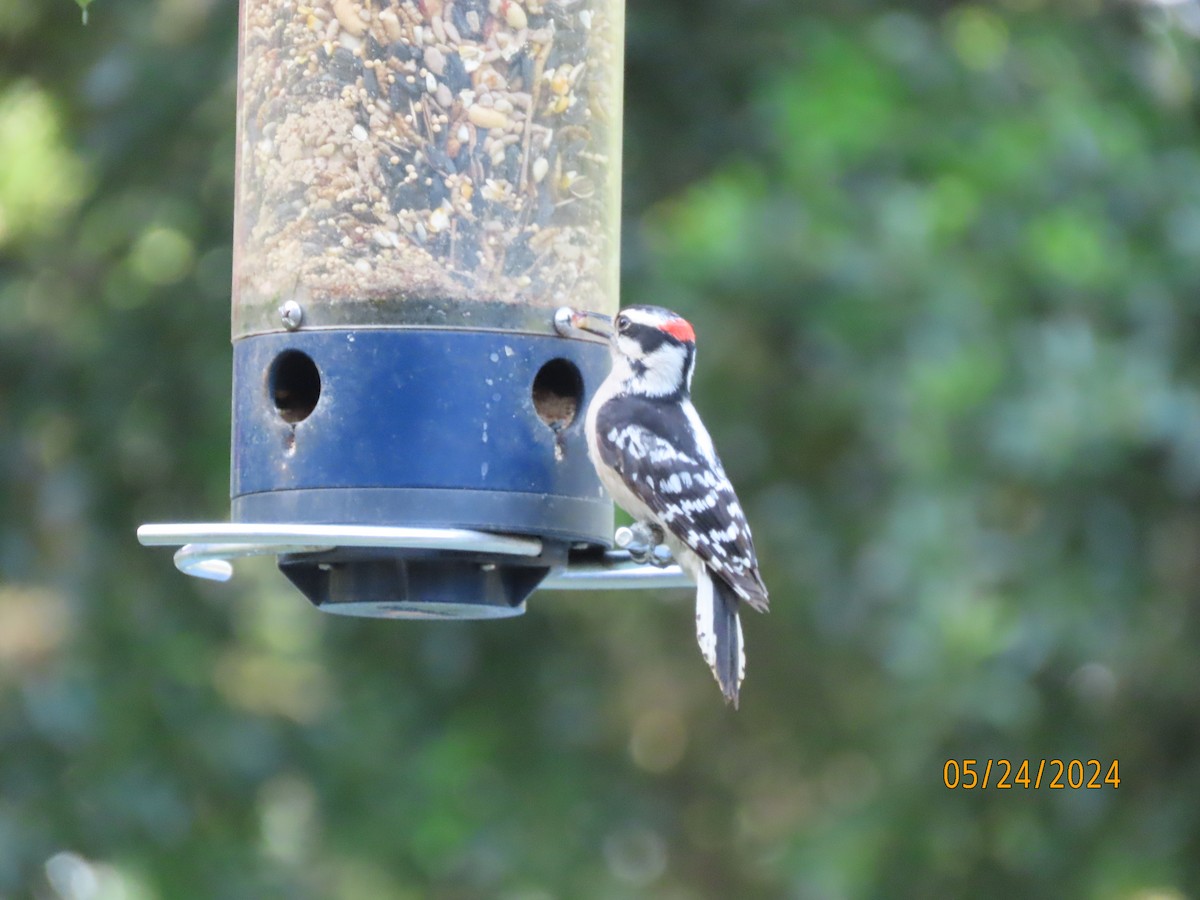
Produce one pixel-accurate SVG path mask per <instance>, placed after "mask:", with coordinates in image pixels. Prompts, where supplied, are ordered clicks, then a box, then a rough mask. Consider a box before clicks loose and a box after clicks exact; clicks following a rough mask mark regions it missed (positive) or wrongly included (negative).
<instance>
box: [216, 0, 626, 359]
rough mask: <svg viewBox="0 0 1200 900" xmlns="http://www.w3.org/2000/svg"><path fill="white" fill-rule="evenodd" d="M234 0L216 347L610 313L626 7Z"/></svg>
mask: <svg viewBox="0 0 1200 900" xmlns="http://www.w3.org/2000/svg"><path fill="white" fill-rule="evenodd" d="M241 5H242V10H241V47H240V52H241V57H240V66H239V79H240V83H239V97H238V173H237V214H236V225H235V228H236V237H235V246H236V249H235V263H234V286H233V331H234V337H235V338H238V337H241V336H244V335H246V334H251V333H258V332H263V331H271V330H278V329H279V328H280V327H282V326H281V323H280V314H279V308H280V306H281V305H283V304H284V303H286V302H287V301H289V300H293V301H295V302H296V303H297V304H299V306H300V307H301V309H302V310H303V316H304V320H303V321H304V324H305V325H338V324H343V325H368V324H444V325H448V326H480V327H487V326H489V325H500V326H502V327H503V326H504V325H505V324H506V323H509V324H514V323H517V322H520V321H523V320H526V319H529V312H528V311H529V310H536V311H538V314H539V315H538V317H537V318H538V321H540V320H541V319H545V322H546V328H547V330H549V321H550V317H549V316H548V315H545V314H544V313H545V311H547V310H553V309H554V308H556V307H558V306H561V305H564V304H569V305H571V306H575V307H579V308H584V309H593V310H598V311H602V312H609V313H611V312H614V311H615V309H616V307H617V281H618V265H619V259H618V251H619V227H620V176H621V166H620V148H621V90H622V58H623V53H622V47H623V39H624V7H623V0H521V2H518V0H315V2H310V3H297V2H295V0H242V3H241ZM520 310H524V311H525V312H524V313H523V314H518V311H520Z"/></svg>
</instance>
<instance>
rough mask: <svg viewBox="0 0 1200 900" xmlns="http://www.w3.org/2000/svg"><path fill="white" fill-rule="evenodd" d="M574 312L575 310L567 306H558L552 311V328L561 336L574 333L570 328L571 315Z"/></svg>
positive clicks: (568, 335)
mask: <svg viewBox="0 0 1200 900" xmlns="http://www.w3.org/2000/svg"><path fill="white" fill-rule="evenodd" d="M574 314H575V310H573V309H571V307H569V306H560V307H559V308H558V309H556V310H555V311H554V330H555V331H557V332H558V333H559V334H561V335H562V336H563V337H570V336H571V335H572V334H573V333H574V329H572V328H571V317H572V316H573V315H574Z"/></svg>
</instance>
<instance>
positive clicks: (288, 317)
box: [279, 300, 304, 331]
mask: <svg viewBox="0 0 1200 900" xmlns="http://www.w3.org/2000/svg"><path fill="white" fill-rule="evenodd" d="M279 318H280V319H281V320H282V321H283V327H284V328H286V329H287V330H288V331H295V330H296V329H297V328H299V327H300V323H301V322H303V321H304V310H303V309H301V308H300V304H299V303H297V302H296V301H295V300H288V301H286V302H285V303H284V304H283V306H281V307H279Z"/></svg>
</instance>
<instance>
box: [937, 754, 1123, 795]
mask: <svg viewBox="0 0 1200 900" xmlns="http://www.w3.org/2000/svg"><path fill="white" fill-rule="evenodd" d="M942 783H943V784H944V785H945V786H946V787H947V788H949V789H950V790H952V791H953V790H964V791H970V790H987V789H988V788H992V789H995V790H1011V789H1013V788H1023V789H1025V790H1029V789H1030V788H1033V789H1038V788H1043V787H1044V788H1048V789H1050V790H1063V789H1066V788H1070V789H1071V790H1080V789H1085V790H1100V789H1102V788H1113V789H1115V788H1118V787H1120V785H1121V775H1120V765H1119V764H1118V761H1117V760H1115V759H1114V760H1112V761H1110V762H1102V761H1101V760H1098V759H948V760H946V764H945V765H944V766H943V767H942Z"/></svg>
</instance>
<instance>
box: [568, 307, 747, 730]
mask: <svg viewBox="0 0 1200 900" xmlns="http://www.w3.org/2000/svg"><path fill="white" fill-rule="evenodd" d="M597 319H607V317H600V316H598V315H597V314H596V313H583V312H580V313H575V314H574V315H573V316H572V320H571V324H572V325H573V326H574V327H576V328H580V329H583V330H586V331H591V332H593V333H596V334H603V335H604V336H606V337H608V338H609V342H610V349H611V352H612V371H611V372H610V373H609V376H608V378H607V379H605V381H604V382H603V383H602V384H601V385H600V387H599V389H598V390H597V391H596V394H595V396H594V397H593V399H592V401H591V403H590V404H589V406H588V411H587V418H586V422H585V430H586V433H587V445H588V455H589V456H590V457H591V460H592V464H593V465H594V466H595V467H596V472H597V473H598V474H599V476H600V481H601V483H602V484H603V485H604V487H605V488H606V489H607V490H608V492H609V494H611V495H612V498H613V500H615V501H616V502H617V504H618V505H619V506H621V507H622V508H623V509H624V510H625V511H626V512H628V513H629V514H630V515H631V516H633V518H634V519H635V520H637V521H638V522H642V523H645V524H646V525H647V526H650V528H651V530H652V531H653V530H655V529H657V532H658V533H660V534H661V535H662V539H663V541H664V542H665V543H666V545H667V547H668V548H669V549H670V550H671V553H672V554H673V555H674V557H675V559H676V561H677V562H678V563H679V565H680V566H681V567H682V568H683V570H684V571H685V572H687V573H688V575H690V576H691V578H692V580H693V581H695V582H696V638H697V640H698V641H699V643H700V652H701V653H702V654H703V655H704V659H705V661H706V662H707V663H708V665H709V668H711V669H712V672H713V675H714V676H715V677H716V679H717V683H718V684H719V685H720V686H721V691H722V693H724V695H725V699H726V700H727V701H728V702H730V703H732V704H733V706H734V708H736V707H737V704H738V689H739V687H740V686H741V683H742V678H743V677H744V676H745V674H746V656H745V650H744V642H743V639H742V626H741V622H740V620H739V619H738V607H739V606H740V605H741V602H742V601H743V600H744V601H745V602H746V603H748V604H749V605H750V606H751V607H753V608H754V609H756V610H758V611H760V612H765V611H766V609H767V588H766V586H765V585H764V584H763V580H762V576H761V575H760V574H759V571H758V560H757V559H756V558H755V555H754V544H753V542H752V541H751V538H750V526H749V525H748V524H746V517H745V515H744V513H743V512H742V507H741V505H740V504H739V503H738V499H737V496H736V495H735V494H734V492H733V485H731V484H730V483H729V478H728V477H726V475H725V470H724V468H723V467H722V466H721V460H720V459H719V458H718V457H717V452H716V450H715V449H714V448H713V442H712V438H711V437H709V434H708V430H707V429H706V428H705V427H704V423H703V422H701V421H700V416H699V415H698V414H697V413H696V408H695V407H694V406H693V405H692V400H691V387H692V372H693V370H694V368H695V365H696V335H695V332H694V331H693V329H692V326H691V325H690V324H689V323H688V322H687V321H686V320H685V319H683V318H681V317H680V316H678V315H676V314H675V313H673V312H671V311H670V310H667V309H662V308H661V307H657V306H631V307H629V308H627V309H625V310H622V311H621V313H620V314H618V315H617V317H616V318H615V319H614V320H612V322H611V325H608V324H607V323H606V324H605V325H603V326H602V325H601V324H599V323H598V322H597Z"/></svg>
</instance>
